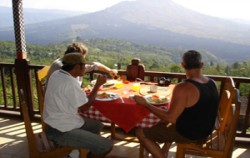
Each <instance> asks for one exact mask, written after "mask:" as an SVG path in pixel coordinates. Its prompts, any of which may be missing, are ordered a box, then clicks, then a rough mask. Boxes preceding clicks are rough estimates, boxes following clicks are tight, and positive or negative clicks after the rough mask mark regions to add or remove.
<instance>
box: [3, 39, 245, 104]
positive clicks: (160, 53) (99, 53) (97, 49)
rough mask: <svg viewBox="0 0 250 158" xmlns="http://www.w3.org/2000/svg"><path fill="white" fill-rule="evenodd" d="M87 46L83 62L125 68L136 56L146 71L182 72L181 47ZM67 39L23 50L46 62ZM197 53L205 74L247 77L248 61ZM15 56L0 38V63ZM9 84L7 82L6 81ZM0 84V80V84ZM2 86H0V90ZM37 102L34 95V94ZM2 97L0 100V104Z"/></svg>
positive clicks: (117, 43) (12, 48) (113, 43)
mask: <svg viewBox="0 0 250 158" xmlns="http://www.w3.org/2000/svg"><path fill="white" fill-rule="evenodd" d="M78 41H79V42H82V43H84V44H85V45H86V46H87V47H88V52H89V53H88V55H87V61H89V62H92V61H95V62H96V61H97V62H100V63H103V64H105V65H107V66H108V67H110V68H113V69H117V68H118V67H117V65H118V63H119V65H121V69H122V70H125V69H126V66H127V65H129V64H130V63H131V59H133V58H139V59H141V63H142V64H144V65H145V69H146V71H161V72H175V73H183V69H182V67H181V65H180V62H181V56H182V53H183V52H185V50H184V49H178V48H169V49H166V48H161V47H156V46H150V45H139V44H135V43H131V42H128V41H124V40H116V39H108V40H107V39H105V40H104V39H91V40H81V39H78ZM70 43H71V42H69V41H66V42H63V43H59V44H50V45H34V44H27V46H26V49H27V50H26V53H27V57H28V59H29V61H30V64H33V65H50V64H51V63H52V62H53V61H54V60H55V59H57V58H59V57H62V56H63V54H64V51H65V50H66V47H67V46H68V45H69V44H70ZM198 51H199V52H201V54H202V57H203V62H204V64H205V66H204V68H203V70H202V71H203V73H204V74H207V75H221V76H238V77H250V61H237V62H234V63H233V64H231V65H229V64H227V63H226V62H224V61H223V60H222V59H219V58H217V57H216V56H215V55H213V54H212V53H211V52H208V51H205V50H198ZM15 58H16V47H15V43H14V42H9V41H0V63H1V62H2V63H14V59H15ZM7 83H9V81H8V82H7ZM0 84H1V83H0ZM9 86H10V85H9ZM9 86H8V84H7V89H8V92H7V93H8V99H9V100H10V101H11V100H12V95H11V90H10V87H9ZM1 89H2V86H1V87H0V90H1ZM249 89H250V88H249V84H241V87H240V91H241V94H242V95H247V94H248V92H249ZM2 97H3V96H2V93H1V94H0V98H2ZM35 100H36V102H37V96H35ZM2 103H3V100H2V101H0V104H2Z"/></svg>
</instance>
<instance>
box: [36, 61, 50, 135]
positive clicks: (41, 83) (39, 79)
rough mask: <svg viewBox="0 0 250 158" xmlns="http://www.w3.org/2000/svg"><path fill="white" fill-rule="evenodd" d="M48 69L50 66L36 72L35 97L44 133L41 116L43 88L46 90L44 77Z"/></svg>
mask: <svg viewBox="0 0 250 158" xmlns="http://www.w3.org/2000/svg"><path fill="white" fill-rule="evenodd" d="M49 69H50V66H44V67H43V68H42V69H41V70H39V71H38V72H37V94H38V95H37V97H38V105H39V110H40V115H41V124H42V129H43V131H44V129H45V124H44V122H43V118H42V116H43V115H42V114H43V106H44V105H43V104H44V94H45V88H46V77H47V73H48V71H49Z"/></svg>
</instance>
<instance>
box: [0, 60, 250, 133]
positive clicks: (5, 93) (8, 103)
mask: <svg viewBox="0 0 250 158" xmlns="http://www.w3.org/2000/svg"><path fill="white" fill-rule="evenodd" d="M41 68H43V65H29V71H30V74H31V78H32V83H31V85H32V88H31V89H32V95H33V96H29V97H30V98H33V102H32V104H33V105H28V106H29V109H30V115H31V116H32V117H31V118H32V119H33V120H37V119H40V115H39V114H40V111H39V107H38V106H39V105H38V99H37V96H38V95H37V84H36V81H37V75H36V74H37V71H38V70H40V69H41ZM0 70H1V71H0V74H1V82H0V86H1V87H0V115H2V116H3V115H5V116H9V117H18V118H21V114H20V107H19V100H18V93H17V92H18V90H17V81H16V75H15V66H14V64H10V63H0ZM95 73H98V71H95V72H92V73H90V74H89V78H88V79H89V80H92V79H93V77H94V74H95ZM119 75H120V76H127V75H128V73H127V71H126V70H119ZM207 76H209V77H211V78H212V79H214V80H215V81H216V82H217V84H218V87H219V90H220V89H222V87H223V86H224V81H225V77H226V76H214V75H207ZM160 77H165V78H169V79H171V80H172V82H174V83H178V82H180V81H182V80H183V79H185V78H186V76H185V74H183V73H170V72H155V71H145V72H144V78H143V79H144V80H145V81H155V82H157V81H158V79H159V78H160ZM233 79H234V82H235V85H236V87H237V88H238V89H240V91H241V89H242V91H241V97H242V108H241V113H240V122H239V123H238V136H239V137H248V138H250V132H247V129H248V128H249V127H250V120H249V113H250V102H249V100H250V89H247V90H246V89H244V87H245V86H248V87H250V78H247V77H233ZM242 87H243V88H242ZM243 90H244V92H243Z"/></svg>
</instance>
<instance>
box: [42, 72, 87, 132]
mask: <svg viewBox="0 0 250 158" xmlns="http://www.w3.org/2000/svg"><path fill="white" fill-rule="evenodd" d="M87 102H88V98H87V96H86V93H85V92H84V91H83V90H82V89H81V87H80V86H79V83H78V81H77V80H76V78H74V77H73V76H72V75H70V74H69V73H68V72H66V71H63V70H56V71H55V72H54V73H53V74H52V75H51V76H50V79H49V82H48V85H47V89H46V93H45V98H44V111H43V119H44V122H45V123H46V124H48V125H50V126H51V127H53V128H56V129H58V130H59V131H61V132H66V131H70V130H72V129H75V128H80V127H81V126H82V125H83V124H84V120H83V118H82V116H80V115H79V114H78V107H80V106H82V105H84V104H86V103H87Z"/></svg>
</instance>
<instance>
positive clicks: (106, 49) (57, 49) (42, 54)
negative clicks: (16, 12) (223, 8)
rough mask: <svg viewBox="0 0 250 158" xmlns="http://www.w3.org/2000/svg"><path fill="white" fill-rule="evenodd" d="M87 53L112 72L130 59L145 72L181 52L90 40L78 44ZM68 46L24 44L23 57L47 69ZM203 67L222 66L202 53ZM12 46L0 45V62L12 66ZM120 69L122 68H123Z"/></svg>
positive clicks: (177, 57) (161, 66)
mask: <svg viewBox="0 0 250 158" xmlns="http://www.w3.org/2000/svg"><path fill="white" fill-rule="evenodd" d="M81 42H83V43H85V44H86V45H87V47H88V49H89V54H88V56H87V60H88V61H98V62H101V63H104V64H106V65H108V66H109V67H111V68H115V66H114V64H117V63H120V64H121V65H123V66H126V65H128V64H130V62H131V59H133V58H140V59H141V61H142V63H143V64H145V66H146V69H147V70H158V71H167V70H170V67H171V66H172V65H174V64H177V65H180V62H181V56H182V53H183V52H184V50H182V49H170V48H169V49H166V48H163V47H156V46H152V45H139V44H136V43H132V42H129V41H124V40H115V39H109V40H103V39H90V40H82V41H81ZM70 43H71V42H63V43H60V44H50V45H44V46H41V45H34V44H27V53H28V54H27V55H28V58H29V59H30V61H31V63H32V64H38V65H40V64H41V65H49V64H50V63H51V62H52V61H53V60H54V59H56V58H58V57H61V56H62V55H63V52H64V51H65V49H66V47H67V45H69V44H70ZM201 52H202V55H203V60H204V62H205V63H206V65H208V66H209V65H211V63H213V64H214V65H216V64H225V63H224V62H223V60H221V59H219V58H217V57H216V56H215V55H213V54H212V53H210V52H207V51H202V50H201ZM15 56H16V53H15V44H14V42H8V41H0V62H4V61H5V62H6V61H8V62H13V59H14V58H15ZM123 68H124V67H123Z"/></svg>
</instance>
